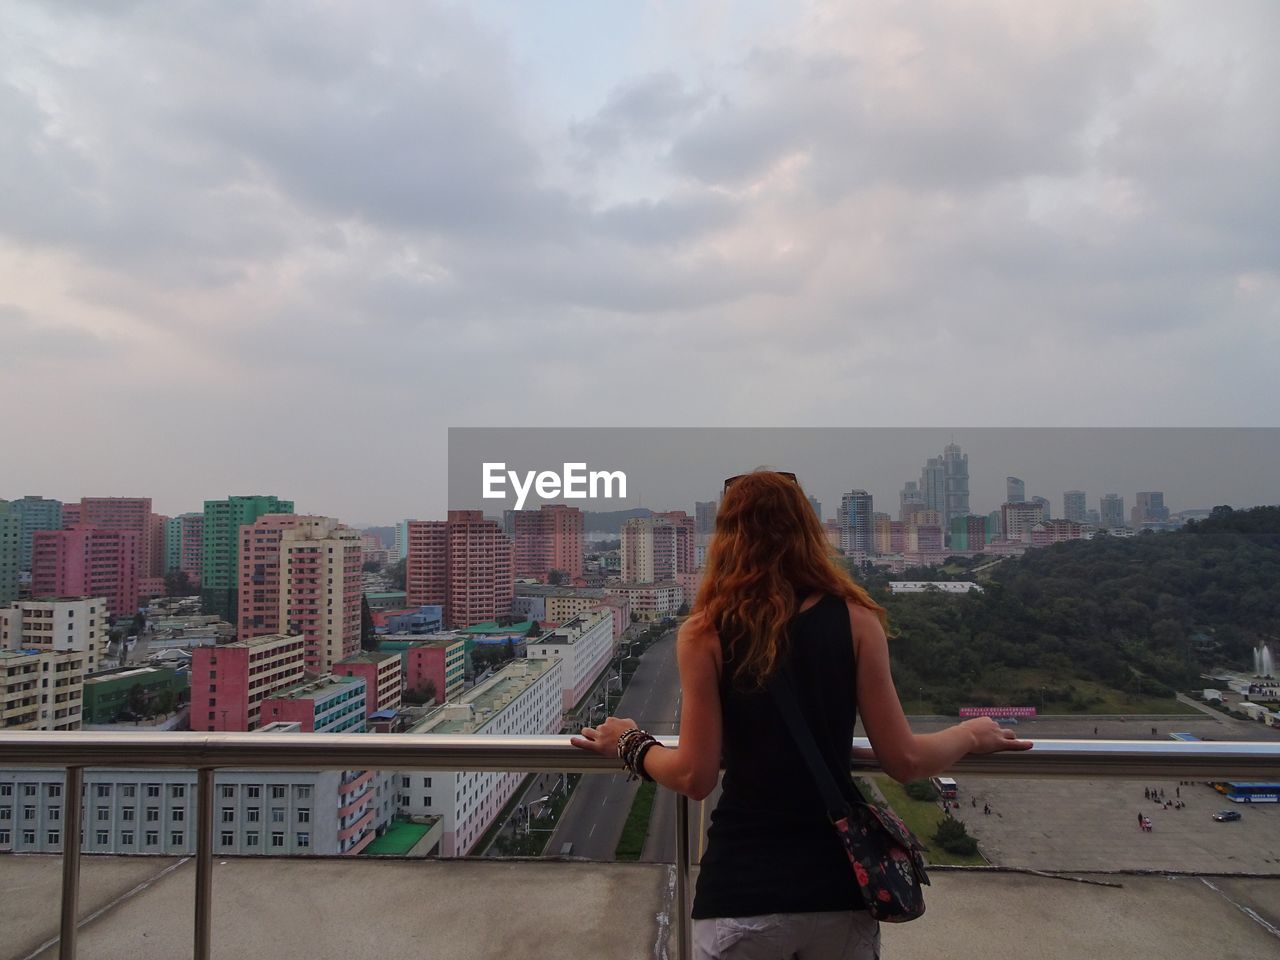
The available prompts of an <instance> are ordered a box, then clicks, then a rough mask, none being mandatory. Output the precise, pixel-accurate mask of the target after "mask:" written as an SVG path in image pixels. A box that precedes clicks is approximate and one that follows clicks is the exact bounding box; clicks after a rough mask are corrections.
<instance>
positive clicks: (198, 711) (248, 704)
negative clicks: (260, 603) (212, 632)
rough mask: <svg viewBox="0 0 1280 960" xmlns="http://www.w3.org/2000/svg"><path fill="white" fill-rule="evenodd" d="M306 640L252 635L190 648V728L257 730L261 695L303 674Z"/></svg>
mask: <svg viewBox="0 0 1280 960" xmlns="http://www.w3.org/2000/svg"><path fill="white" fill-rule="evenodd" d="M305 646H306V643H305V640H304V639H303V638H302V637H300V636H296V635H289V634H274V635H270V636H265V637H253V638H251V639H248V640H238V641H236V642H235V643H226V644H222V645H220V646H213V647H195V648H193V649H192V651H191V729H192V730H202V731H226V730H231V731H240V732H244V731H246V730H256V729H257V728H258V726H259V725H260V722H261V707H262V701H263V700H265V699H267V698H268V697H271V696H274V695H275V694H277V693H279V692H281V691H283V690H287V689H288V688H290V687H295V686H297V685H298V684H300V683H302V682H303V680H304V679H305V677H304V668H303V658H304V656H305Z"/></svg>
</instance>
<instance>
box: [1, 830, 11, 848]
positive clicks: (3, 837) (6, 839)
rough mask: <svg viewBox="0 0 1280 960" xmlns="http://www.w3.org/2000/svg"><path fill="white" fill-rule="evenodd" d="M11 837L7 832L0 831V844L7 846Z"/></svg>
mask: <svg viewBox="0 0 1280 960" xmlns="http://www.w3.org/2000/svg"><path fill="white" fill-rule="evenodd" d="M11 836H12V835H11V834H10V833H9V831H8V830H0V844H3V845H6V846H7V845H8V844H9V843H11V842H12V840H11Z"/></svg>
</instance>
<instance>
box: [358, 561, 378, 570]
mask: <svg viewBox="0 0 1280 960" xmlns="http://www.w3.org/2000/svg"><path fill="white" fill-rule="evenodd" d="M360 569H361V570H363V571H364V572H365V573H377V572H378V571H379V570H381V569H382V566H381V564H379V563H378V561H377V560H366V561H365V562H364V563H362V564H360Z"/></svg>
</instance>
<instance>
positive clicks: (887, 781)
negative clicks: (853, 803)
mask: <svg viewBox="0 0 1280 960" xmlns="http://www.w3.org/2000/svg"><path fill="white" fill-rule="evenodd" d="M876 786H877V787H879V788H880V792H881V793H882V794H884V798H885V800H887V801H888V802H889V806H890V808H892V810H893V812H894V813H896V814H897V815H898V816H900V817H901V818H902V821H903V823H905V824H906V825H907V827H908V828H909V829H910V830H911V832H912V833H914V834H915V835H916V837H918V838H919V840H920V842H921V843H922V844H924V848H925V859H926V860H927V861H928V862H929V863H932V864H945V865H949V866H964V867H971V866H984V865H985V864H986V862H987V861H986V858H985V857H983V856H982V854H981V853H977V854H974V855H973V856H968V857H962V856H958V855H956V854H954V853H948V852H947V851H946V850H943V849H942V848H941V847H938V846H937V845H936V844H935V843H934V842H933V840H932V837H933V833H934V831H935V830H936V829H937V828H938V821H940V820H941V819H942V808H941V807H940V806H938V804H937V803H929V802H925V801H923V800H912V799H911V798H910V797H908V796H907V793H906V791H905V790H903V789H902V785H901V784H900V783H898V782H897V781H896V780H893V779H892V778H890V777H876Z"/></svg>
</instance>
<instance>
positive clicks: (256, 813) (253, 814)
mask: <svg viewBox="0 0 1280 960" xmlns="http://www.w3.org/2000/svg"><path fill="white" fill-rule="evenodd" d="M245 819H246V820H248V821H249V822H250V823H257V822H258V821H259V820H261V819H262V809H261V808H260V807H250V808H249V809H248V810H246V811H245Z"/></svg>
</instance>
